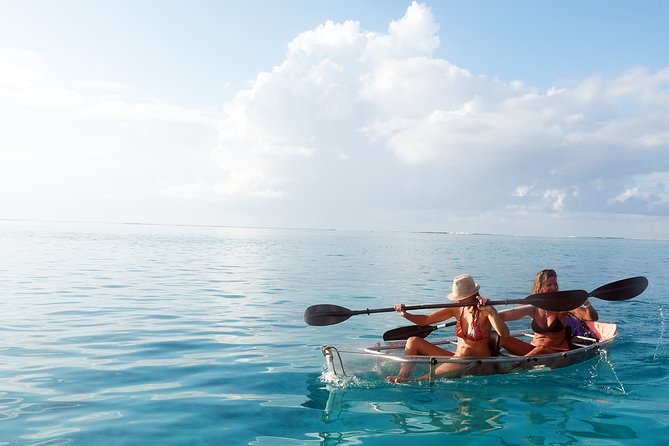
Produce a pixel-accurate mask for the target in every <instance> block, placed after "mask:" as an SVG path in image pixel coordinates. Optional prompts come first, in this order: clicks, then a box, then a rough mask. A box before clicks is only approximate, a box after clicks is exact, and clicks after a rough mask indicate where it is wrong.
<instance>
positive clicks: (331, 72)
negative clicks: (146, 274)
mask: <svg viewBox="0 0 669 446" xmlns="http://www.w3.org/2000/svg"><path fill="white" fill-rule="evenodd" d="M668 20H669V3H667V2H665V1H662V0H656V1H652V0H650V1H644V2H635V1H631V0H629V1H622V0H612V1H608V2H596V1H581V0H566V1H559V2H558V1H553V2H550V1H534V0H532V1H530V0H519V1H514V2H499V1H492V0H490V1H467V2H462V1H460V2H458V1H436V0H432V1H426V2H411V1H397V0H367V1H353V0H341V1H325V0H292V1H291V0H288V1H285V2H276V1H273V0H250V1H244V2H233V1H226V0H219V1H204V0H200V1H181V0H171V1H162V0H132V1H129V0H117V1H113V2H110V1H101V0H81V1H79V0H63V1H59V2H54V1H48V0H43V1H37V0H0V219H19V220H55V221H91V222H96V221H104V222H119V223H125V222H133V223H147V224H181V225H190V224H192V225H221V226H235V227H238V226H239V227H249V226H250V227H280V228H324V229H337V230H363V231H369V230H371V231H444V232H458V233H494V234H513V235H541V236H587V237H634V238H658V239H669V187H668V186H669V51H667V48H669V31H667V27H666V23H667V21H668Z"/></svg>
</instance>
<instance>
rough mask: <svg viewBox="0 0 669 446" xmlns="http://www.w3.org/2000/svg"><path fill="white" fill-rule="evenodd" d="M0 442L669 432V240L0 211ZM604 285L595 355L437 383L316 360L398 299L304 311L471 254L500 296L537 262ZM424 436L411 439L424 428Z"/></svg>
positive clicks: (525, 284) (616, 439)
mask: <svg viewBox="0 0 669 446" xmlns="http://www.w3.org/2000/svg"><path fill="white" fill-rule="evenodd" d="M0 252H1V253H2V255H1V256H0V445H148V444H163V445H200V444H202V445H218V444H225V445H405V444H411V442H423V441H439V442H443V443H446V442H448V444H456V445H457V444H463V445H464V444H466V445H485V444H490V445H524V444H528V445H572V444H579V445H580V444H585V445H628V444H639V445H642V444H643V445H646V444H650V445H657V444H667V438H669V362H668V361H667V359H668V351H667V337H669V333H665V330H666V328H665V327H666V325H667V320H666V319H667V312H668V310H669V309H668V302H669V298H668V296H669V275H668V274H667V272H668V271H667V265H668V264H669V242H667V241H641V240H624V239H596V238H589V239H584V238H537V237H510V236H494V235H454V234H434V233H404V232H403V233H395V232H340V231H307V230H272V229H234V228H216V227H179V226H148V225H112V224H96V225H93V224H77V223H34V222H33V223H31V222H14V221H0ZM546 267H552V268H555V269H557V270H558V273H559V275H560V286H561V289H586V290H592V289H594V288H596V287H598V286H600V285H603V284H605V283H608V282H612V281H614V280H618V279H622V278H625V277H631V276H636V275H644V276H646V277H648V279H649V281H650V285H649V287H648V289H647V290H646V291H645V293H644V294H642V295H641V296H639V297H637V298H635V299H632V300H630V301H627V302H604V301H595V300H593V303H594V304H595V305H596V307H597V309H598V310H599V313H600V318H601V320H603V321H612V322H617V323H618V324H619V332H620V336H619V338H618V341H617V342H616V344H615V345H614V346H613V348H612V349H611V351H610V352H609V353H608V354H607V355H606V356H602V357H601V358H597V359H595V360H593V361H590V362H588V363H585V364H581V365H578V366H575V367H571V368H567V369H563V370H558V371H551V372H542V373H531V374H527V373H526V374H517V375H504V376H492V377H476V378H464V379H460V380H454V381H444V382H439V383H437V384H435V385H433V386H428V385H390V384H386V383H384V382H381V381H379V382H374V381H367V382H363V383H349V384H346V385H340V386H334V385H331V384H327V383H325V382H323V381H322V380H321V373H322V365H323V360H322V356H321V354H320V350H319V349H320V346H321V344H335V345H349V344H360V343H363V344H364V343H372V342H375V341H377V340H379V339H380V337H381V335H382V333H383V332H384V331H386V330H388V329H390V328H395V327H398V326H402V325H406V321H405V320H403V319H401V318H400V317H399V316H397V315H396V314H393V313H383V314H376V315H371V316H366V315H360V316H355V317H353V318H351V319H349V320H348V321H346V322H343V323H341V324H338V325H333V326H327V327H311V326H307V325H306V324H305V323H304V321H303V319H302V318H303V312H304V309H305V308H306V307H308V306H309V305H313V304H318V303H336V304H338V305H342V306H345V307H347V308H350V309H364V308H376V307H388V306H392V304H394V303H398V302H404V303H407V304H425V303H440V302H442V301H443V299H444V294H445V292H446V291H447V290H448V288H449V287H450V283H451V279H452V277H453V276H454V275H456V274H460V273H463V272H469V273H471V274H473V275H474V277H475V278H476V280H477V281H478V282H479V283H480V284H481V286H482V290H481V291H482V294H483V295H484V296H486V297H490V298H493V299H508V298H522V297H524V296H526V295H527V294H529V289H530V286H531V281H532V277H533V275H534V273H535V272H536V271H537V270H539V269H542V268H546ZM416 444H417V443H416Z"/></svg>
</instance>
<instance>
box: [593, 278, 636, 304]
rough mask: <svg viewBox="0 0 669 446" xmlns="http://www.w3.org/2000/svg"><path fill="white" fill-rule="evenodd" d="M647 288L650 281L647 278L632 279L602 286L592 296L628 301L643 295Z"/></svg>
mask: <svg viewBox="0 0 669 446" xmlns="http://www.w3.org/2000/svg"><path fill="white" fill-rule="evenodd" d="M646 287H648V279H646V278H645V277H643V276H638V277H630V278H629V279H622V280H618V281H616V282H611V283H607V284H606V285H602V286H600V287H599V288H597V289H596V290H594V291H592V292H591V293H590V295H591V296H593V297H596V298H597V299H602V300H627V299H631V298H633V297H636V296H638V295H639V294H641V293H643V292H644V291H645V290H646Z"/></svg>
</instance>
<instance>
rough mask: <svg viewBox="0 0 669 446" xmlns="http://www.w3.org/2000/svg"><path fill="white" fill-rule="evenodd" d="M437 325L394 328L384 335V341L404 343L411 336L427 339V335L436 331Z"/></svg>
mask: <svg viewBox="0 0 669 446" xmlns="http://www.w3.org/2000/svg"><path fill="white" fill-rule="evenodd" d="M437 328H439V327H437V326H436V325H408V326H406V327H400V328H393V329H392V330H388V331H387V332H385V333H383V340H384V341H402V340H405V339H409V338H410V337H411V336H418V337H421V338H425V337H426V336H427V335H429V334H430V333H432V332H433V331H434V330H436V329H437Z"/></svg>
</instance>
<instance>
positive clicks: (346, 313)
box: [304, 304, 353, 326]
mask: <svg viewBox="0 0 669 446" xmlns="http://www.w3.org/2000/svg"><path fill="white" fill-rule="evenodd" d="M351 316H353V312H352V311H351V310H349V309H348V308H344V307H340V306H339V305H331V304H320V305H312V306H310V307H309V308H307V309H306V310H304V322H306V323H307V324H309V325H317V326H322V325H334V324H338V323H340V322H344V321H345V320H346V319H348V318H350V317H351Z"/></svg>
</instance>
